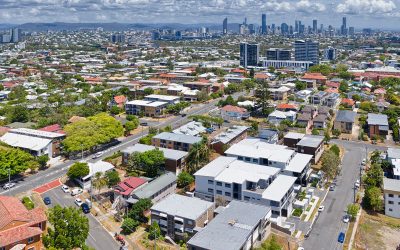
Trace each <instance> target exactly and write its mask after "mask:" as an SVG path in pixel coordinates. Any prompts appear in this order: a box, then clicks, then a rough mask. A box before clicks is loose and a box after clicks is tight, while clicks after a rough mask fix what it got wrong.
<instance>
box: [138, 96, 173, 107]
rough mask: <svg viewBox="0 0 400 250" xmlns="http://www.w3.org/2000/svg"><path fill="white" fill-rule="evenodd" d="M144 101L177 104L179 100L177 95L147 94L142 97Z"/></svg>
mask: <svg viewBox="0 0 400 250" xmlns="http://www.w3.org/2000/svg"><path fill="white" fill-rule="evenodd" d="M144 100H145V101H151V102H166V103H168V104H169V105H171V104H177V103H179V101H180V97H179V96H171V95H154V94H153V95H147V96H145V97H144Z"/></svg>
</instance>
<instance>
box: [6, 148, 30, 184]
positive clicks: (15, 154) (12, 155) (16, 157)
mask: <svg viewBox="0 0 400 250" xmlns="http://www.w3.org/2000/svg"><path fill="white" fill-rule="evenodd" d="M34 164H37V162H36V161H35V158H34V157H33V156H32V155H31V154H29V153H27V152H25V151H23V150H21V149H16V148H7V147H5V146H3V147H1V148H0V178H1V179H3V178H6V177H8V172H9V171H10V175H11V176H13V175H16V174H19V173H23V172H25V171H26V170H27V169H30V168H31V166H32V165H34Z"/></svg>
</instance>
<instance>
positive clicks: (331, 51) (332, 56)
mask: <svg viewBox="0 0 400 250" xmlns="http://www.w3.org/2000/svg"><path fill="white" fill-rule="evenodd" d="M336 56H337V55H336V49H335V48H333V47H328V48H326V49H325V50H324V58H325V59H326V60H329V61H333V60H336Z"/></svg>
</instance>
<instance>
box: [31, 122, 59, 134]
mask: <svg viewBox="0 0 400 250" xmlns="http://www.w3.org/2000/svg"><path fill="white" fill-rule="evenodd" d="M38 130H40V131H47V132H54V133H61V134H65V132H64V131H63V130H62V127H61V125H60V124H53V125H49V126H47V127H44V128H40V129H38Z"/></svg>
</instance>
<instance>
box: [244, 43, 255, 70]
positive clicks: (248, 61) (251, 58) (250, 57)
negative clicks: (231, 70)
mask: <svg viewBox="0 0 400 250" xmlns="http://www.w3.org/2000/svg"><path fill="white" fill-rule="evenodd" d="M259 54H260V45H259V44H258V43H255V44H251V43H240V66H242V67H244V68H247V67H248V66H257V65H258V63H259Z"/></svg>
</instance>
